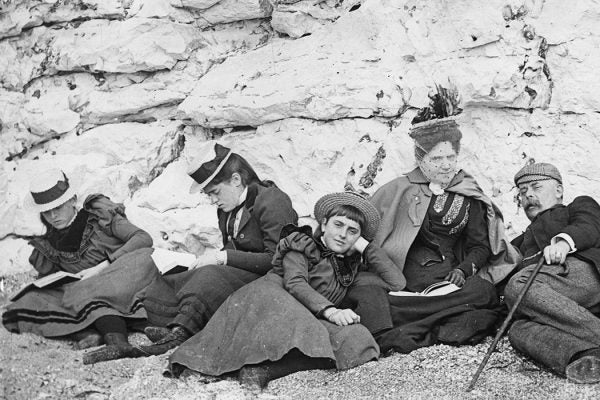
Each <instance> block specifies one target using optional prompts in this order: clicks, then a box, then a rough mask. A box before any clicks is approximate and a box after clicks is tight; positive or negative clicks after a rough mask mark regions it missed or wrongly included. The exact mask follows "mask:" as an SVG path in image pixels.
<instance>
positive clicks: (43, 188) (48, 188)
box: [29, 168, 75, 213]
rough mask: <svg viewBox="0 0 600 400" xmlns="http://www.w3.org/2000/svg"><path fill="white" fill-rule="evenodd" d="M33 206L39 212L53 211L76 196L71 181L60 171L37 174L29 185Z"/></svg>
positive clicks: (52, 170) (53, 170) (50, 170)
mask: <svg viewBox="0 0 600 400" xmlns="http://www.w3.org/2000/svg"><path fill="white" fill-rule="evenodd" d="M29 191H30V192H31V200H32V202H31V206H32V207H33V208H35V209H36V210H37V211H38V212H40V213H42V212H44V211H49V210H52V209H53V208H56V207H58V206H61V205H63V204H64V203H66V202H67V201H69V200H70V199H71V198H73V196H75V191H74V190H73V187H72V186H71V185H70V184H69V179H68V178H67V176H66V175H65V173H64V172H62V171H61V170H59V169H55V168H52V169H48V170H46V171H43V172H42V173H40V174H37V175H36V176H35V177H34V178H33V179H32V181H31V184H30V185H29Z"/></svg>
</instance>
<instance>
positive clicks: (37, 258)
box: [29, 248, 60, 278]
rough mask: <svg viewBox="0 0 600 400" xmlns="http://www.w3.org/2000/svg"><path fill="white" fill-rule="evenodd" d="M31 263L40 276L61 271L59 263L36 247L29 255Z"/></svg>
mask: <svg viewBox="0 0 600 400" xmlns="http://www.w3.org/2000/svg"><path fill="white" fill-rule="evenodd" d="M29 263H30V264H31V265H32V266H33V268H34V269H35V270H36V271H37V272H38V277H39V278H41V277H43V276H46V275H50V274H53V273H55V272H58V271H60V268H59V267H58V265H57V264H55V263H54V262H52V260H50V259H49V258H47V257H46V256H44V254H43V253H42V252H41V251H39V250H38V249H36V248H34V249H33V251H32V252H31V255H30V256H29Z"/></svg>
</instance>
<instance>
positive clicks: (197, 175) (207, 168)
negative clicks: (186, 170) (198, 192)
mask: <svg viewBox="0 0 600 400" xmlns="http://www.w3.org/2000/svg"><path fill="white" fill-rule="evenodd" d="M220 163H221V159H216V158H215V159H214V160H210V161H207V162H205V163H204V164H202V165H201V166H200V168H198V169H197V170H196V171H194V173H193V174H190V176H191V177H192V179H193V180H195V181H196V182H198V183H204V182H205V181H206V180H207V179H208V177H210V176H211V175H212V174H213V172H215V171H216V169H217V168H218V167H219V164H220Z"/></svg>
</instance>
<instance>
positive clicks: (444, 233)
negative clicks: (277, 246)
mask: <svg viewBox="0 0 600 400" xmlns="http://www.w3.org/2000/svg"><path fill="white" fill-rule="evenodd" d="M437 89H438V93H437V94H435V95H434V96H432V104H431V106H430V107H426V108H424V109H422V110H421V111H420V112H419V114H418V115H417V117H415V119H414V120H413V126H412V128H411V130H410V133H409V134H410V136H411V137H412V138H413V139H414V143H415V158H416V161H417V168H415V169H414V170H413V171H411V172H409V173H408V174H406V175H404V176H401V177H399V178H396V179H395V180H393V181H391V182H389V183H387V184H385V185H384V186H382V187H381V188H380V189H379V190H378V191H377V192H376V193H375V194H374V195H373V199H372V200H373V204H374V205H375V207H376V208H377V209H378V211H379V212H380V213H381V218H382V223H381V226H380V228H379V231H378V232H377V236H376V238H375V242H376V243H377V244H378V245H380V246H381V247H382V248H383V249H384V250H385V251H386V253H387V254H388V255H389V257H390V258H391V259H392V261H393V262H394V264H395V265H396V266H397V267H398V268H399V269H400V270H401V271H402V273H403V275H404V277H405V278H406V287H405V288H404V290H405V291H408V292H420V291H422V290H424V289H425V288H427V287H428V286H430V285H431V284H434V283H436V282H440V281H444V280H445V281H449V282H451V283H453V284H455V285H457V286H458V287H460V290H458V291H455V292H453V293H450V294H446V295H443V296H433V297H427V296H393V295H389V296H387V300H388V301H389V303H390V305H391V307H390V310H391V316H390V317H391V318H390V320H389V321H388V324H387V325H388V328H389V329H388V330H387V331H383V332H382V333H380V334H378V335H377V340H378V343H379V344H380V346H381V348H382V351H387V350H389V349H394V350H396V351H399V352H404V353H406V352H410V351H412V350H414V349H416V348H419V347H423V346H428V345H432V344H435V343H448V344H463V343H472V342H474V341H477V340H480V339H481V338H483V337H484V336H485V335H486V334H487V333H488V331H489V330H490V329H491V328H492V327H493V325H494V323H495V321H496V318H497V312H496V309H497V307H498V305H499V301H498V296H497V293H496V290H495V287H494V284H495V283H498V282H500V281H501V280H502V279H503V278H504V277H505V276H506V275H507V274H508V273H509V272H510V271H511V270H512V269H513V268H514V266H515V265H516V263H517V262H518V259H519V255H518V252H516V250H515V249H514V248H513V247H512V246H511V245H510V243H509V242H508V239H507V238H506V235H505V232H504V226H503V223H502V216H501V214H500V211H499V210H498V209H497V208H496V206H495V205H494V204H493V203H492V202H491V200H490V199H489V198H488V197H487V196H486V195H485V194H484V193H483V192H482V190H481V188H480V187H479V185H478V184H477V182H476V181H475V180H474V179H473V177H472V176H471V175H469V174H468V173H467V172H465V171H463V170H462V169H460V168H459V167H458V154H459V151H460V140H461V138H462V133H461V131H460V129H459V126H458V124H457V122H456V120H455V119H454V115H456V114H458V113H459V112H460V111H461V110H460V109H459V108H458V101H459V99H458V93H457V92H456V90H455V89H452V88H451V89H445V88H442V87H439V86H438V88H437ZM377 291H379V295H378V298H380V299H381V298H385V295H382V294H381V292H380V289H374V292H375V293H376V292H377ZM373 296H374V294H373ZM384 306H385V305H384Z"/></svg>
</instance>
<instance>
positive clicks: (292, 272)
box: [273, 226, 334, 316]
mask: <svg viewBox="0 0 600 400" xmlns="http://www.w3.org/2000/svg"><path fill="white" fill-rule="evenodd" d="M287 228H289V226H286V227H285V228H284V231H285V230H288V229H287ZM288 231H289V230H288ZM310 233H311V230H310V228H309V227H296V228H295V230H294V231H293V232H292V233H290V234H289V235H288V236H286V237H285V238H283V239H281V241H280V242H279V244H278V245H277V250H276V251H275V256H274V257H273V272H275V273H276V274H278V275H280V276H281V277H283V286H284V288H285V289H286V290H287V291H288V292H289V293H290V294H291V295H292V296H294V298H295V299H296V300H298V301H299V302H300V303H302V304H303V305H304V306H305V307H306V308H308V309H309V310H310V311H311V312H313V313H314V314H316V315H317V316H319V315H320V313H321V312H322V311H323V310H325V309H326V308H329V307H333V306H334V304H333V303H332V302H330V301H329V300H327V298H325V297H324V296H323V295H321V294H320V293H319V292H317V291H316V290H315V289H313V288H312V286H310V283H309V274H310V270H311V269H312V268H313V267H314V265H315V264H317V263H319V262H320V261H321V258H320V252H319V249H318V247H317V245H316V244H315V241H314V239H313V238H312V236H311V235H310Z"/></svg>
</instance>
